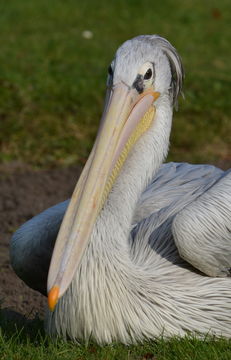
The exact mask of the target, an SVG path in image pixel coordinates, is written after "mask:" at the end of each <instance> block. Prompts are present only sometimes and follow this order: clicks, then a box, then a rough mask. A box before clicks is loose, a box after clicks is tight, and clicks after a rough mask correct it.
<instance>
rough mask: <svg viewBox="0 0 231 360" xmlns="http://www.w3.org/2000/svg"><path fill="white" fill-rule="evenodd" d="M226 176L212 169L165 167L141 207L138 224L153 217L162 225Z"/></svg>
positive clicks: (144, 196) (140, 203)
mask: <svg viewBox="0 0 231 360" xmlns="http://www.w3.org/2000/svg"><path fill="white" fill-rule="evenodd" d="M222 174H223V171H222V170H221V169H219V168H217V167H215V166H212V165H192V164H188V163H175V162H170V163H166V164H163V165H162V166H161V167H160V170H159V171H158V172H157V174H156V176H155V177H154V178H153V181H152V182H151V184H150V185H149V186H148V187H147V189H146V190H145V191H144V192H143V194H142V196H141V198H140V200H139V202H138V204H137V208H136V212H135V214H134V218H133V221H134V223H138V222H140V221H141V220H143V219H145V218H147V217H149V216H150V215H152V214H155V216H156V217H157V218H158V221H159V223H160V222H163V221H165V220H166V219H168V218H169V217H173V216H175V215H176V214H177V213H178V212H179V211H180V210H182V209H183V208H184V207H185V206H187V205H189V204H190V203H191V202H193V201H194V200H195V199H197V198H198V197H199V196H200V195H202V194H204V192H206V191H207V190H208V189H209V188H210V187H211V186H212V185H213V184H214V183H216V181H217V180H218V179H220V177H221V176H222Z"/></svg>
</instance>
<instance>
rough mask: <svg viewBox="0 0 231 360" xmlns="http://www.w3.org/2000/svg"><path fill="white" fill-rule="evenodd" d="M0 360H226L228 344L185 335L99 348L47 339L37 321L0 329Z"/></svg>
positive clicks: (229, 351)
mask: <svg viewBox="0 0 231 360" xmlns="http://www.w3.org/2000/svg"><path fill="white" fill-rule="evenodd" d="M0 359H1V360H21V359H22V360H24V359H25V360H27V359H31V360H32V359H33V360H41V359H44V360H45V359H46V360H56V359H57V360H58V359H60V360H73V359H74V360H85V359H88V360H90V359H97V360H125V359H126V360H148V359H149V360H229V359H231V341H229V340H225V339H219V340H217V339H215V338H212V337H209V336H208V337H206V336H205V337H204V338H203V339H202V340H198V339H197V338H196V337H193V336H188V337H185V338H183V339H178V338H172V339H170V340H164V339H159V340H157V341H152V342H145V343H143V344H138V345H131V346H125V345H121V344H111V345H106V346H103V347H100V346H98V345H96V344H94V343H89V344H87V345H83V344H74V343H72V342H70V341H69V342H64V341H63V340H53V341H52V340H51V339H49V338H48V337H46V336H45V334H44V332H43V327H42V322H40V321H39V320H35V321H32V322H31V323H29V324H26V325H25V326H24V328H22V327H21V328H20V330H17V329H15V328H14V327H13V326H12V324H11V325H10V326H9V325H7V324H6V323H5V326H3V327H2V330H0Z"/></svg>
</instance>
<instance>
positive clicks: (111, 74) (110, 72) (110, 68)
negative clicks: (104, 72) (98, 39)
mask: <svg viewBox="0 0 231 360" xmlns="http://www.w3.org/2000/svg"><path fill="white" fill-rule="evenodd" d="M108 74H109V75H110V76H113V70H112V67H111V65H110V66H109V67H108Z"/></svg>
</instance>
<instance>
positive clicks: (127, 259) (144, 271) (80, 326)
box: [11, 36, 231, 344]
mask: <svg viewBox="0 0 231 360" xmlns="http://www.w3.org/2000/svg"><path fill="white" fill-rule="evenodd" d="M147 63H148V64H153V72H154V75H153V78H152V79H151V80H150V83H148V82H147V84H148V85H146V82H145V81H146V80H145V75H144V74H143V75H142V72H141V74H140V72H139V70H140V69H143V66H144V64H147ZM150 66H152V65H148V67H149V68H150ZM112 71H113V76H111V77H109V80H108V84H109V90H108V94H107V99H110V97H111V95H110V91H113V90H111V89H113V88H114V87H115V86H117V84H120V83H123V84H125V85H126V86H128V87H129V89H133V90H132V91H134V88H135V89H136V90H137V92H139V93H140V94H142V93H143V92H144V93H145V91H146V88H145V87H149V88H150V87H152V88H153V89H155V91H158V92H159V93H160V96H159V98H158V99H157V100H156V101H155V108H156V114H155V118H154V121H153V123H152V126H151V127H150V128H149V129H148V130H147V131H146V132H145V133H144V134H142V136H141V137H140V138H139V140H138V141H137V142H136V143H135V145H134V146H133V148H132V150H131V151H130V153H129V155H128V157H127V159H126V161H125V164H124V166H123V167H122V169H121V171H120V173H119V175H118V177H117V179H116V180H115V182H114V184H113V187H112V189H111V191H110V193H109V194H108V196H107V198H106V201H105V203H104V205H103V208H102V210H100V211H99V213H98V215H97V217H96V220H95V222H94V225H93V227H92V230H91V234H90V237H89V239H88V243H87V245H86V249H85V250H84V252H83V255H82V257H81V259H80V262H79V265H78V267H77V270H76V271H75V273H74V276H73V278H72V281H71V285H70V286H68V288H67V290H66V291H64V295H63V296H61V297H60V299H59V301H58V304H57V305H56V308H55V310H54V312H50V311H47V319H46V328H47V331H48V333H51V334H58V335H60V336H63V337H66V336H68V337H70V338H72V339H74V340H81V339H84V340H88V339H89V338H93V339H95V340H96V341H97V342H98V343H101V344H102V343H109V342H112V341H121V342H123V343H130V342H137V341H142V340H144V339H147V338H155V337H158V336H160V335H164V336H172V335H185V334H186V333H187V332H188V331H193V332H199V333H211V334H216V335H218V336H220V335H223V336H226V337H230V336H231V319H230V311H231V296H230V285H231V280H230V278H229V275H230V267H231V256H230V253H231V252H230V248H231V224H230V215H231V206H230V201H231V191H230V189H231V172H230V171H227V172H223V171H222V170H220V169H217V168H215V167H213V166H206V165H198V166H194V165H189V164H177V163H169V164H164V165H161V164H162V162H163V161H164V159H165V157H166V155H167V151H168V142H169V135H170V130H171V120H172V108H173V104H174V103H176V100H177V96H178V93H179V91H180V89H181V83H182V67H181V62H180V59H179V56H178V55H177V53H176V51H175V49H174V48H173V47H172V46H171V45H170V44H169V43H168V42H167V41H166V40H164V39H162V38H160V37H158V36H141V37H137V38H134V39H132V40H130V41H127V42H126V43H124V44H123V45H122V46H121V47H120V48H119V50H118V51H117V53H116V56H115V59H114V61H113V63H112ZM145 71H146V68H145ZM137 74H138V75H140V77H139V76H138V77H137ZM146 77H148V76H146ZM147 81H149V80H147ZM151 81H152V82H151ZM134 84H135V85H134ZM137 84H138V85H137ZM142 86H143V89H142ZM67 205H68V204H67V202H65V203H62V204H59V205H56V206H55V207H53V208H51V209H48V210H47V211H45V212H44V213H42V214H40V215H38V216H37V217H35V218H33V219H32V220H30V221H29V222H27V223H26V224H24V225H23V226H22V227H21V228H20V229H19V230H18V231H17V232H16V233H15V234H14V236H13V239H12V243H11V259H12V265H13V267H14V269H15V271H16V272H17V273H18V275H19V276H20V277H21V278H23V279H24V281H26V282H27V283H28V284H29V285H30V286H32V287H33V288H36V289H38V290H39V291H41V292H43V293H44V292H45V282H44V277H45V275H46V274H47V269H48V263H49V260H50V257H51V253H52V248H53V244H54V242H55V238H56V235H57V232H58V229H59V226H60V222H61V220H62V217H63V214H64V212H65V210H66V206H67ZM58 244H59V243H58ZM25 249H27V250H28V251H27V252H26V251H25ZM55 251H57V250H55ZM69 252H70V251H69ZM41 254H42V255H41ZM68 256H69V255H68ZM45 257H46V260H45V264H44V262H43V259H44V258H45ZM35 259H37V260H38V259H39V260H38V261H35ZM62 264H63V263H61V269H62V266H63V265H62ZM35 267H36V269H35ZM44 269H45V270H44ZM42 270H43V271H42ZM32 271H33V273H35V272H36V274H37V279H36V281H34V280H33V277H32V276H31V274H32ZM44 271H45V275H44ZM50 271H51V272H52V266H51V270H50ZM42 273H43V274H42ZM40 274H41V276H40ZM56 282H57V279H56ZM52 286H53V285H52Z"/></svg>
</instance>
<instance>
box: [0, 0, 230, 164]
mask: <svg viewBox="0 0 231 360" xmlns="http://www.w3.org/2000/svg"><path fill="white" fill-rule="evenodd" d="M230 10H231V5H230V1H229V0H223V1H220V2H219V3H217V1H215V0H210V1H205V0H202V1H201V0H187V1H185V0H174V1H173V0H165V1H164V2H153V1H150V0H142V1H138V0H114V1H107V0H101V1H100V2H98V1H94V0H84V1H78V2H77V1H76V0H66V1H62V0H49V1H47V0H30V1H29V0H20V1H18V0H10V1H6V0H2V1H1V2H0V32H1V36H0V48H1V52H0V144H1V152H0V162H8V161H21V162H27V163H29V164H31V165H33V166H43V167H44V166H45V167H47V166H60V165H69V164H73V163H76V162H77V163H84V162H85V160H86V157H87V155H88V153H89V150H90V148H91V145H92V142H93V139H94V136H95V133H96V130H97V126H98V122H99V119H100V115H101V112H102V106H103V97H104V89H105V77H106V71H107V67H108V64H109V63H110V61H111V59H112V57H113V54H114V52H115V50H116V49H117V47H118V46H119V45H120V44H121V43H122V42H123V41H125V40H126V39H128V38H131V37H133V36H136V35H138V34H145V33H149V34H152V33H158V34H161V35H162V36H164V37H166V38H168V39H169V40H170V41H171V42H172V43H173V44H174V46H175V47H176V48H177V49H178V51H179V53H180V54H181V56H182V59H183V63H184V66H185V70H186V79H185V90H184V92H185V97H186V100H185V101H180V106H179V112H178V113H176V115H175V120H174V126H173V134H172V138H171V152H170V157H169V158H170V159H171V160H176V161H184V160H187V161H203V162H205V161H208V162H211V161H216V160H218V159H222V158H223V159H225V158H228V157H230V152H229V147H230V140H229V138H230V132H231V122H230V100H229V92H230V80H231V76H230V56H231V47H230V42H231V32H230V23H231V18H230V13H231V11H230ZM84 30H90V31H92V33H93V38H92V39H89V40H87V39H85V38H83V36H82V32H83V31H84Z"/></svg>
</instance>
